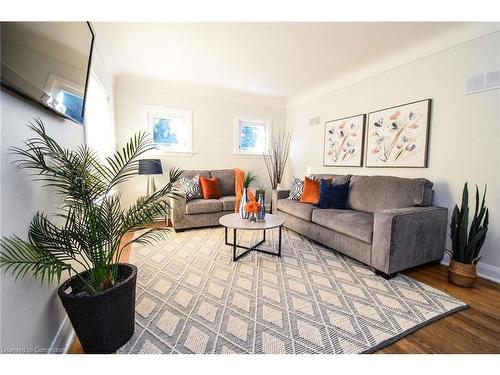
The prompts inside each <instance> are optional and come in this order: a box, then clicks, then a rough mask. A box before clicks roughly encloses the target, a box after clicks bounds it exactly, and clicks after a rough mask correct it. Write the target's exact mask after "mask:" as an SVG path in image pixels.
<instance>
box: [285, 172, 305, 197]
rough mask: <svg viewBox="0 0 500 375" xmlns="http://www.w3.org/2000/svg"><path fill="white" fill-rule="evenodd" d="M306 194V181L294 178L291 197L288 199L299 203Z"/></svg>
mask: <svg viewBox="0 0 500 375" xmlns="http://www.w3.org/2000/svg"><path fill="white" fill-rule="evenodd" d="M303 193H304V180H301V179H299V178H297V177H292V183H291V184H290V195H289V196H288V199H291V200H294V201H298V200H300V198H301V197H302V194H303Z"/></svg>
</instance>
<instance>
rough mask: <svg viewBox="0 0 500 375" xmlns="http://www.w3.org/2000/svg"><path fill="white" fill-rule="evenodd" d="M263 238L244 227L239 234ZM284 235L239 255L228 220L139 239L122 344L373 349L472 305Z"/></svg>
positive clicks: (248, 240) (190, 349)
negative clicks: (155, 239)
mask: <svg viewBox="0 0 500 375" xmlns="http://www.w3.org/2000/svg"><path fill="white" fill-rule="evenodd" d="M260 236H262V232H254V231H239V233H238V242H239V243H243V244H245V245H250V244H252V243H255V242H257V241H259V240H260ZM277 236H278V232H277V231H274V230H273V231H267V234H266V237H267V242H265V243H264V244H263V245H261V246H262V248H265V249H267V250H269V251H276V249H277ZM230 237H231V236H230ZM282 238H283V242H282V253H281V254H282V256H281V258H278V257H276V256H272V255H267V254H263V253H256V252H251V253H249V254H247V255H246V256H244V257H242V258H241V259H239V260H238V261H236V262H233V261H232V247H230V246H226V245H225V244H224V229H223V228H210V229H199V230H189V231H186V232H182V233H174V232H172V233H170V234H169V235H168V238H166V239H165V240H164V241H163V242H160V243H158V244H157V245H156V246H154V247H148V246H142V245H134V246H133V247H132V250H131V253H130V260H129V261H130V263H133V264H135V265H136V266H137V267H138V270H139V272H138V277H137V303H136V328H135V333H134V336H133V337H132V339H131V340H130V341H129V342H128V343H127V344H126V345H125V346H124V347H122V348H121V349H120V350H119V351H118V352H119V353H225V354H229V353H273V354H288V353H289V354H294V353H297V354H302V353H327V354H337V353H339V354H340V353H371V352H374V351H376V350H378V349H380V348H382V347H384V346H386V345H389V344H390V343H392V342H394V341H396V340H398V339H400V338H401V337H403V336H405V335H407V334H409V333H411V332H413V331H415V330H417V329H418V328H420V327H422V326H424V325H427V324H429V323H431V322H433V321H435V320H437V319H439V318H442V317H444V316H446V315H449V314H451V313H453V312H456V311H459V310H462V309H464V308H467V305H466V304H464V303H463V302H461V301H459V300H457V299H456V298H454V297H451V296H449V295H448V294H446V293H443V292H441V291H439V290H437V289H434V288H432V287H430V286H428V285H425V284H424V283H421V282H419V281H416V280H414V279H412V278H410V277H407V276H404V275H402V274H400V275H398V276H397V277H395V278H393V279H391V280H389V281H387V280H384V279H383V278H381V277H379V276H377V275H375V274H374V272H373V271H372V270H371V269H370V268H369V267H368V266H366V265H364V264H361V263H359V262H357V261H355V260H353V259H351V258H349V257H347V256H344V255H342V254H340V253H338V252H336V251H334V250H331V249H329V248H327V247H325V246H322V245H320V244H318V243H316V242H313V241H311V240H309V239H307V238H305V237H303V236H302V235H300V234H297V233H295V232H293V231H291V230H288V229H285V228H284V229H283V237H282ZM230 240H231V238H230Z"/></svg>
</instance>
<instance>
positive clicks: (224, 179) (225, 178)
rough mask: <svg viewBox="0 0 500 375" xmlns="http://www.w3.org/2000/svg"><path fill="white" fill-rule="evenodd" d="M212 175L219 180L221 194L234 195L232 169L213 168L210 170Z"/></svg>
mask: <svg viewBox="0 0 500 375" xmlns="http://www.w3.org/2000/svg"><path fill="white" fill-rule="evenodd" d="M210 175H211V176H212V177H217V178H218V180H219V186H220V193H221V195H222V196H223V197H224V196H227V195H235V192H234V169H215V170H211V171H210Z"/></svg>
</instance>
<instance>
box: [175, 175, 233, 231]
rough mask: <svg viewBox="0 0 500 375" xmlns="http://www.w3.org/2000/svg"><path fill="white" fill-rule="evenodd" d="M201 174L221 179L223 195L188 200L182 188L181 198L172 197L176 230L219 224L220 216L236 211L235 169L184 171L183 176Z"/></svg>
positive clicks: (188, 176) (190, 176)
mask: <svg viewBox="0 0 500 375" xmlns="http://www.w3.org/2000/svg"><path fill="white" fill-rule="evenodd" d="M197 174H199V175H200V176H205V177H208V178H210V177H217V178H218V180H219V184H220V188H221V194H222V197H221V198H220V199H193V200H190V201H187V200H186V196H185V195H184V193H183V192H182V190H181V193H180V195H181V196H180V197H179V198H175V199H174V198H172V200H171V202H170V204H171V207H172V215H171V219H172V225H173V227H174V229H175V230H183V229H188V228H201V227H209V226H214V225H219V218H220V217H221V216H223V215H226V214H228V213H231V212H234V205H235V202H236V196H235V192H234V170H233V169H217V170H212V171H207V170H198V171H197V170H190V171H187V170H186V171H183V172H182V176H183V177H186V178H193V177H194V176H196V175H197Z"/></svg>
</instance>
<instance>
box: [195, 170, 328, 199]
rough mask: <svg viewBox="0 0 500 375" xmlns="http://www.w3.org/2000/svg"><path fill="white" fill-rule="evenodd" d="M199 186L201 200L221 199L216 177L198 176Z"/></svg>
mask: <svg viewBox="0 0 500 375" xmlns="http://www.w3.org/2000/svg"><path fill="white" fill-rule="evenodd" d="M200 185H201V192H202V194H203V199H219V198H220V197H221V193H220V185H219V180H218V179H217V177H212V178H206V177H203V176H200ZM318 186H319V185H318Z"/></svg>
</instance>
